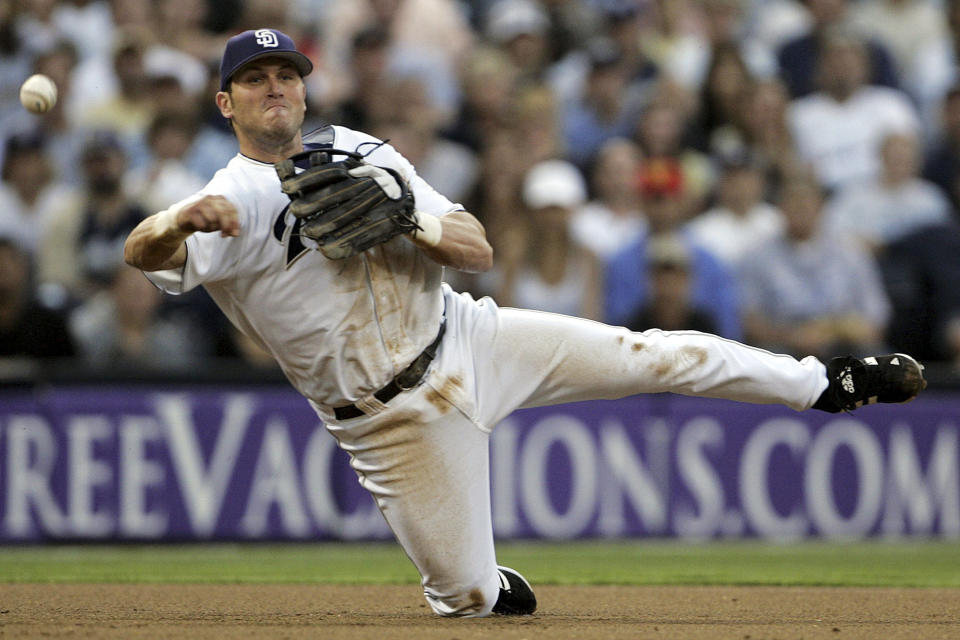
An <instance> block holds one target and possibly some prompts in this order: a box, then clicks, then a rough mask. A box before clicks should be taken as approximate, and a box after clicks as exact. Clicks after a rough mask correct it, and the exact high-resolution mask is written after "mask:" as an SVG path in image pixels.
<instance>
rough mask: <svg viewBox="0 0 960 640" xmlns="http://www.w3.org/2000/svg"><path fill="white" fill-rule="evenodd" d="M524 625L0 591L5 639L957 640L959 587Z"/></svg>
mask: <svg viewBox="0 0 960 640" xmlns="http://www.w3.org/2000/svg"><path fill="white" fill-rule="evenodd" d="M537 594H538V597H539V598H540V603H541V608H540V611H539V612H538V613H537V615H535V616H532V617H526V618H502V617H493V618H487V619H484V620H449V619H442V618H438V617H436V616H434V615H432V614H431V613H430V611H429V609H427V608H426V605H425V604H424V603H423V600H422V598H421V597H420V596H419V593H418V589H417V588H416V587H415V586H328V585H293V586H290V585H86V584H72V585H64V584H56V585H53V584H46V585H44V584H5V585H0V637H2V638H41V637H42V638H51V637H52V638H63V637H69V638H178V639H179V638H191V639H193V638H198V639H203V638H308V637H309V638H325V639H326V638H375V639H376V640H391V639H394V638H417V639H420V638H423V639H428V640H429V639H434V638H437V639H439V638H442V639H444V640H453V639H457V640H473V639H477V640H479V639H481V638H483V639H485V640H486V639H489V638H501V639H521V638H551V639H553V638H664V639H667V638H669V639H681V640H683V639H686V638H696V639H708V638H709V639H711V640H712V639H726V638H731V639H735V640H761V639H773V638H778V639H784V640H789V639H799V638H804V639H811V638H832V639H835V640H849V639H853V638H864V639H867V638H869V639H871V640H874V639H877V638H883V639H885V640H890V639H898V638H910V639H911V640H913V639H917V638H923V639H933V638H943V639H947V638H951V639H952V638H960V590H956V589H881V588H872V589H848V588H843V589H841V588H809V587H616V586H582V587H564V586H541V587H539V588H538V589H537Z"/></svg>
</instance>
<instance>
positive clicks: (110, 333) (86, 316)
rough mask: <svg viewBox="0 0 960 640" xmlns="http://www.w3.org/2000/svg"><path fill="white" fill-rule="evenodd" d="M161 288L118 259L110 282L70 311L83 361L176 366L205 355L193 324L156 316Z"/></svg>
mask: <svg viewBox="0 0 960 640" xmlns="http://www.w3.org/2000/svg"><path fill="white" fill-rule="evenodd" d="M162 295H163V294H162V293H161V292H160V290H159V289H157V288H156V287H155V286H153V285H152V284H151V283H150V281H149V280H147V279H146V278H144V277H143V274H142V273H140V271H139V270H137V269H134V268H132V267H128V266H127V265H125V264H122V263H120V264H118V265H117V266H116V269H115V271H114V273H113V275H112V278H111V281H110V285H109V286H108V287H107V288H106V289H104V290H103V291H101V292H99V293H97V294H95V295H93V296H92V297H91V298H90V299H89V300H87V301H86V302H85V303H84V304H82V305H81V306H79V307H77V308H76V309H75V310H74V311H73V312H72V313H71V315H70V331H71V334H72V335H73V338H74V340H75V341H76V344H77V346H78V351H79V354H80V355H81V356H82V357H83V358H84V361H85V362H87V363H88V364H90V365H92V366H97V367H104V366H110V367H122V366H128V365H136V366H137V368H138V370H144V369H180V370H186V368H187V367H189V366H191V365H195V364H196V363H197V362H199V361H200V359H201V358H203V357H204V356H206V355H209V354H208V349H207V347H209V343H208V342H207V341H205V340H202V339H198V337H197V333H196V330H195V328H194V327H193V326H191V325H189V324H187V323H185V322H182V321H180V320H179V319H167V318H164V317H163V316H161V315H160V311H161V303H162Z"/></svg>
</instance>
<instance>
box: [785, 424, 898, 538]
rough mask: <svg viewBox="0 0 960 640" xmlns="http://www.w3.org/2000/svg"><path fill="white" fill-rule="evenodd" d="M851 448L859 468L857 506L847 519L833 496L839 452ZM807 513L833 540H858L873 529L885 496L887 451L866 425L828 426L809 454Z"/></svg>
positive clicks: (806, 478) (806, 495)
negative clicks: (833, 471) (884, 455)
mask: <svg viewBox="0 0 960 640" xmlns="http://www.w3.org/2000/svg"><path fill="white" fill-rule="evenodd" d="M842 446H846V447H847V448H849V450H850V452H851V453H852V454H853V459H854V464H855V465H856V469H857V487H858V491H857V504H856V506H855V507H854V509H853V513H851V514H850V516H848V517H844V515H843V514H841V513H840V511H839V509H838V508H837V504H836V501H835V500H834V496H833V474H832V473H831V468H832V466H833V458H834V456H835V455H836V453H837V449H839V448H840V447H842ZM804 493H805V497H806V503H807V512H808V513H809V514H810V520H811V522H812V523H813V525H814V526H815V527H816V528H817V529H818V530H819V531H820V533H822V534H823V535H825V536H828V537H831V538H857V537H861V536H864V535H866V534H867V533H869V532H870V529H872V528H873V525H874V524H875V523H876V521H877V518H878V516H879V515H880V506H881V499H882V497H883V449H882V448H881V447H880V442H879V441H878V440H877V437H876V436H875V435H874V433H873V431H871V430H870V429H869V428H868V427H867V426H866V425H865V424H863V423H862V422H859V421H857V420H834V421H832V422H830V423H828V424H827V425H825V426H824V427H823V428H822V429H821V430H820V432H819V433H818V434H817V437H816V438H815V439H814V441H813V444H811V445H810V451H809V453H808V455H807V469H806V473H804Z"/></svg>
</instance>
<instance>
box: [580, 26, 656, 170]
mask: <svg viewBox="0 0 960 640" xmlns="http://www.w3.org/2000/svg"><path fill="white" fill-rule="evenodd" d="M589 65H590V69H589V72H588V74H587V80H586V83H585V85H584V87H583V94H582V95H581V96H579V97H578V99H576V100H574V101H572V102H570V103H568V104H567V105H565V108H564V113H563V125H562V126H563V135H564V139H565V140H566V149H567V158H568V159H570V160H571V161H572V162H574V163H575V164H577V165H578V166H580V167H586V166H587V164H588V163H589V162H590V161H591V160H593V157H594V155H595V154H596V153H597V151H598V150H599V149H600V147H601V145H603V143H604V142H606V141H607V140H610V139H611V138H617V137H626V136H629V135H630V134H631V133H632V132H633V131H634V129H635V128H636V122H637V119H638V118H639V115H640V110H641V99H642V95H641V94H640V93H638V92H636V91H629V90H628V88H629V84H628V83H629V75H628V67H627V66H626V65H625V64H624V59H623V56H622V54H621V52H620V51H619V49H618V48H617V46H616V45H615V44H614V43H613V42H611V41H608V40H594V41H593V42H592V43H591V46H590V49H589Z"/></svg>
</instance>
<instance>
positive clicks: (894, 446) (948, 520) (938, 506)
mask: <svg viewBox="0 0 960 640" xmlns="http://www.w3.org/2000/svg"><path fill="white" fill-rule="evenodd" d="M889 446H890V449H889V460H890V462H889V468H888V471H887V500H886V507H885V509H884V514H883V521H882V529H883V532H884V533H885V534H886V535H888V536H900V535H903V534H904V533H906V532H907V531H909V532H911V533H914V534H923V535H929V534H931V533H933V530H934V519H935V517H936V514H937V511H938V510H939V512H940V531H941V533H942V534H943V535H944V536H945V537H951V538H956V537H958V536H960V451H958V445H957V430H956V429H951V428H948V427H945V426H942V427H940V428H939V429H937V434H936V437H935V438H934V441H933V447H932V448H931V450H930V458H929V462H928V463H927V473H926V476H924V474H923V468H922V467H921V465H920V456H919V455H918V454H917V448H916V445H915V444H914V441H913V435H912V433H911V431H910V428H909V427H907V426H906V425H898V426H896V427H894V428H893V431H892V432H891V434H890V445H889ZM908 522H909V525H908Z"/></svg>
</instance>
